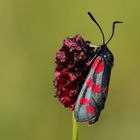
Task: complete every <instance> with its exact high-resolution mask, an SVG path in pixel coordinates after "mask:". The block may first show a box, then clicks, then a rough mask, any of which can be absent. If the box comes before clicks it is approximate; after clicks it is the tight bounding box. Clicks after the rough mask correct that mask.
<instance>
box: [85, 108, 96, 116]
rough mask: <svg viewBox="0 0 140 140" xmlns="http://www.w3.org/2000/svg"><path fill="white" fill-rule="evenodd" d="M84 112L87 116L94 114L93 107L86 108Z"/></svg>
mask: <svg viewBox="0 0 140 140" xmlns="http://www.w3.org/2000/svg"><path fill="white" fill-rule="evenodd" d="M86 110H87V113H88V114H89V115H92V114H93V113H94V112H95V108H94V106H87V107H86Z"/></svg>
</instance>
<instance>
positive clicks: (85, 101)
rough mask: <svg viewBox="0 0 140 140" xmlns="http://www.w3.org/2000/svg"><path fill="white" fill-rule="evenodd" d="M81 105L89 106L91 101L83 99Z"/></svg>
mask: <svg viewBox="0 0 140 140" xmlns="http://www.w3.org/2000/svg"><path fill="white" fill-rule="evenodd" d="M80 104H81V105H87V104H89V100H88V99H86V98H81V100H80Z"/></svg>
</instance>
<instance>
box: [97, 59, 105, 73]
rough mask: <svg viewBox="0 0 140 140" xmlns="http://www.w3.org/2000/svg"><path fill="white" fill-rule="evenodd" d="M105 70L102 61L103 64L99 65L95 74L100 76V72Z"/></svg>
mask: <svg viewBox="0 0 140 140" xmlns="http://www.w3.org/2000/svg"><path fill="white" fill-rule="evenodd" d="M103 69H104V63H103V61H101V62H100V63H99V65H98V66H97V68H96V70H95V72H96V73H97V74H99V73H100V72H102V71H103Z"/></svg>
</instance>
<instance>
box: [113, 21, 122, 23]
mask: <svg viewBox="0 0 140 140" xmlns="http://www.w3.org/2000/svg"><path fill="white" fill-rule="evenodd" d="M114 23H115V24H116V23H123V21H114Z"/></svg>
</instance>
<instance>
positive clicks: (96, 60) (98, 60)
mask: <svg viewBox="0 0 140 140" xmlns="http://www.w3.org/2000/svg"><path fill="white" fill-rule="evenodd" d="M99 62H100V59H99V57H97V58H96V59H95V61H94V62H93V64H92V67H91V68H92V69H96V67H97V66H98V64H99Z"/></svg>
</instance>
